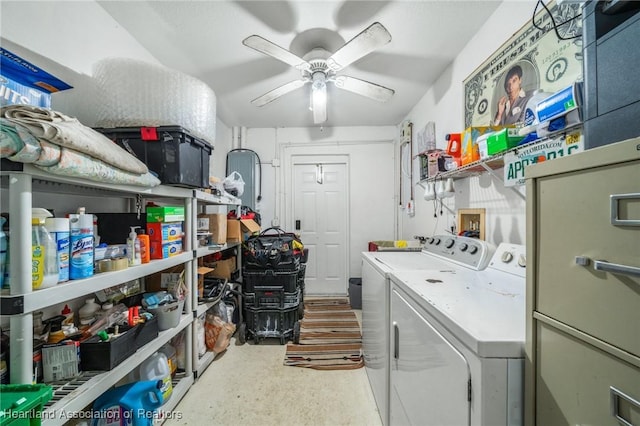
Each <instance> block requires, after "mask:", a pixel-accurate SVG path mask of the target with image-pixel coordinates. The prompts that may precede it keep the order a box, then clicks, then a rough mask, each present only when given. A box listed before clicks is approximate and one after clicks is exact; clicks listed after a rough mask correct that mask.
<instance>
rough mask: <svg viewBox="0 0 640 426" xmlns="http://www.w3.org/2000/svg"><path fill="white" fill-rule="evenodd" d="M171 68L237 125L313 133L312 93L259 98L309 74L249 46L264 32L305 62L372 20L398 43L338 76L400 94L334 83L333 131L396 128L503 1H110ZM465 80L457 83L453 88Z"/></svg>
mask: <svg viewBox="0 0 640 426" xmlns="http://www.w3.org/2000/svg"><path fill="white" fill-rule="evenodd" d="M99 3H100V5H101V6H102V7H103V8H104V9H105V10H106V11H107V12H108V13H109V14H110V15H111V16H112V17H113V18H114V19H115V20H116V21H117V22H118V23H119V24H120V25H121V26H122V27H123V28H125V29H126V30H127V31H129V32H130V33H131V34H132V35H133V36H134V37H135V38H136V39H137V40H138V41H139V42H140V43H141V44H142V45H143V46H144V47H145V48H146V49H147V50H148V51H149V52H150V53H151V54H152V55H154V56H155V57H156V58H157V59H158V60H159V61H160V62H161V63H162V64H164V65H166V66H167V67H170V68H173V69H175V70H179V71H182V72H184V73H187V74H190V75H192V76H194V77H196V78H198V79H200V80H202V81H204V82H205V83H207V84H208V85H209V86H210V87H211V88H212V89H213V90H214V91H215V93H216V96H217V109H218V116H219V117H220V119H221V120H222V121H223V122H224V123H225V124H227V125H229V126H246V127H311V126H314V124H313V118H312V114H311V111H309V90H310V86H309V85H306V86H304V87H303V88H300V89H297V90H296V91H294V92H291V93H289V94H287V95H285V96H283V97H281V98H279V99H277V100H275V101H274V102H271V103H270V104H267V105H265V106H263V107H256V106H253V105H252V104H251V103H250V101H251V100H252V99H254V98H256V97H258V96H260V95H262V94H264V93H266V92H268V91H270V90H272V89H274V88H276V87H278V86H281V85H283V84H285V83H287V82H289V81H292V80H297V79H299V78H300V72H299V71H297V70H295V69H293V68H291V67H290V66H288V65H286V64H284V63H282V62H280V61H278V60H276V59H274V58H271V57H268V56H265V55H263V54H261V53H259V52H257V51H255V50H253V49H250V48H248V47H246V46H244V45H243V44H242V40H243V39H244V38H246V37H248V36H249V35H252V34H257V35H260V36H262V37H264V38H266V39H268V40H270V41H272V42H274V43H275V44H277V45H279V46H281V47H283V48H285V49H288V50H290V51H292V52H293V53H295V54H296V55H298V56H300V57H302V56H304V55H305V54H306V53H307V52H308V51H310V50H311V49H312V48H314V47H323V48H325V49H326V50H328V51H330V52H335V51H336V50H337V49H338V48H340V47H341V46H342V45H343V44H344V43H346V42H347V41H349V40H350V39H351V38H353V37H354V36H355V35H357V34H358V33H360V32H361V31H362V30H363V29H364V28H366V27H368V26H369V25H370V24H372V23H373V22H376V21H378V22H380V23H382V24H383V25H384V26H385V27H386V28H387V30H388V31H389V32H390V33H391V36H392V40H391V42H390V43H389V44H387V45H385V46H384V47H382V48H380V49H378V50H376V51H374V52H372V53H370V54H369V55H367V56H365V57H363V58H362V59H360V60H358V61H356V62H354V63H353V64H351V65H350V66H348V67H347V68H345V69H344V70H342V71H340V72H339V73H338V74H339V75H349V76H352V77H356V78H360V79H363V80H367V81H370V82H373V83H376V84H380V85H383V86H386V87H389V88H392V89H394V90H395V95H394V96H393V97H392V99H391V100H390V101H389V102H387V103H378V102H376V101H374V100H371V99H368V98H365V97H362V96H359V95H356V94H353V93H350V92H347V91H344V90H339V89H336V88H335V87H333V86H329V93H328V96H329V101H328V107H327V109H328V117H329V118H328V120H327V122H326V123H324V125H325V126H329V127H333V126H378V125H396V124H398V123H400V122H401V121H402V119H403V118H404V117H405V116H406V115H407V114H408V113H409V111H410V110H411V108H413V106H414V105H415V104H416V103H417V102H418V101H419V100H420V99H421V98H422V96H423V95H424V94H425V93H426V91H427V90H428V88H429V87H430V86H431V84H432V83H433V82H434V81H435V80H436V79H437V78H438V77H439V76H440V75H441V74H442V72H443V71H444V70H445V68H446V67H447V66H448V65H449V64H450V63H451V62H452V61H453V59H454V58H455V57H456V56H457V54H458V52H459V51H460V50H461V49H462V48H463V47H464V46H465V44H466V43H467V42H468V41H469V40H470V39H471V37H473V35H474V33H475V32H476V31H477V30H478V28H480V27H481V26H482V25H483V23H484V21H485V20H486V18H487V17H489V16H490V15H491V13H493V11H494V10H495V9H496V8H497V6H498V5H499V4H500V1H497V0H494V1H484V0H472V1H458V0H448V1H446V0H439V1H436V0H421V1H397V0H396V1H383V0H380V1H340V2H336V1H305V0H295V1H223V0H218V1H185V0H182V1H102V2H99ZM452 83H456V82H452Z"/></svg>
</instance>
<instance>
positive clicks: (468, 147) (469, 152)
mask: <svg viewBox="0 0 640 426" xmlns="http://www.w3.org/2000/svg"><path fill="white" fill-rule="evenodd" d="M500 129H503V127H502V126H481V127H467V128H466V129H465V130H464V132H462V155H461V157H460V159H461V161H462V165H463V166H464V165H466V164H469V163H473V162H474V161H478V160H480V150H479V148H478V142H477V141H478V136H480V135H484V134H485V133H489V132H494V131H497V130H500Z"/></svg>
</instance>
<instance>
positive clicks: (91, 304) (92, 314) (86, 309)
mask: <svg viewBox="0 0 640 426" xmlns="http://www.w3.org/2000/svg"><path fill="white" fill-rule="evenodd" d="M100 309H102V307H101V306H100V305H98V304H97V303H96V299H95V298H93V297H92V298H90V299H86V300H85V303H84V305H83V306H82V307H81V308H80V309H79V310H78V316H79V318H80V325H81V326H87V325H91V323H93V322H94V321H95V320H96V313H97V312H98V311H99V310H100Z"/></svg>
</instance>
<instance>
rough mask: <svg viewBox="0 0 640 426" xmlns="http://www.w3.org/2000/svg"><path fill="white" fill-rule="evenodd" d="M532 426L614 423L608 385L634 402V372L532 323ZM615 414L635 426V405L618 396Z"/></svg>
mask: <svg viewBox="0 0 640 426" xmlns="http://www.w3.org/2000/svg"><path fill="white" fill-rule="evenodd" d="M537 324H538V342H537V344H538V357H537V360H536V364H537V365H536V371H537V374H536V390H535V399H536V424H538V425H554V426H561V425H598V426H607V425H611V426H614V425H616V426H617V425H619V423H618V421H617V420H616V419H615V418H614V417H613V415H612V410H611V404H612V395H611V394H612V391H611V387H614V388H615V389H618V390H619V391H621V392H622V393H624V394H626V395H628V396H630V397H632V398H633V399H635V400H636V401H640V368H638V367H637V366H633V365H631V364H628V363H625V362H623V361H621V360H619V359H617V358H615V357H613V356H612V355H610V354H608V353H606V352H603V351H601V350H599V349H597V348H595V347H593V346H591V345H589V344H588V343H585V342H582V341H581V340H578V339H575V338H574V337H572V336H569V335H567V334H565V333H563V332H561V331H559V330H556V329H555V328H553V327H551V326H549V325H546V324H544V323H541V322H538V323H537ZM616 401H617V402H616V405H617V407H618V409H619V411H620V413H621V416H622V417H623V418H624V419H625V420H626V421H628V422H629V424H632V425H640V406H637V405H635V406H634V404H633V403H631V402H629V401H627V400H624V399H622V398H619V399H617V400H616Z"/></svg>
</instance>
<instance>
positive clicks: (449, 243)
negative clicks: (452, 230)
mask: <svg viewBox="0 0 640 426" xmlns="http://www.w3.org/2000/svg"><path fill="white" fill-rule="evenodd" d="M454 244H455V242H454V241H453V238H449V239H447V241H446V242H445V243H444V245H445V247H446V248H451V247H453V245H454Z"/></svg>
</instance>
